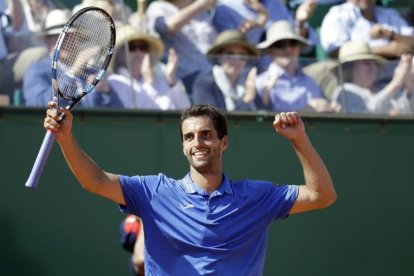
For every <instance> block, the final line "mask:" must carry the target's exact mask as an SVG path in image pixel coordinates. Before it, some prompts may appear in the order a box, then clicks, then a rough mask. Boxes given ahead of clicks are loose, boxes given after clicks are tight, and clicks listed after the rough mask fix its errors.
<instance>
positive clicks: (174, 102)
mask: <svg viewBox="0 0 414 276" xmlns="http://www.w3.org/2000/svg"><path fill="white" fill-rule="evenodd" d="M163 51H164V44H163V42H162V41H161V40H160V39H159V38H157V37H155V36H152V35H149V34H147V33H141V32H139V31H138V30H137V29H136V28H135V27H132V26H131V25H124V26H122V27H120V28H118V30H117V41H116V45H115V50H114V56H113V58H112V61H111V64H110V66H109V67H110V71H111V72H112V74H111V75H110V76H109V77H108V80H109V83H110V84H111V85H112V86H113V87H114V89H115V90H116V91H117V93H118V95H119V97H120V99H121V101H122V103H123V104H124V106H125V107H126V108H130V109H151V110H181V109H185V108H187V107H189V106H190V105H191V104H190V100H189V98H188V95H187V93H186V90H185V88H184V85H183V83H182V81H181V80H180V79H178V78H177V75H176V73H177V66H178V56H177V54H176V53H175V51H174V50H172V49H170V50H169V54H168V62H167V63H166V64H163V63H161V62H160V58H161V56H162V53H163Z"/></svg>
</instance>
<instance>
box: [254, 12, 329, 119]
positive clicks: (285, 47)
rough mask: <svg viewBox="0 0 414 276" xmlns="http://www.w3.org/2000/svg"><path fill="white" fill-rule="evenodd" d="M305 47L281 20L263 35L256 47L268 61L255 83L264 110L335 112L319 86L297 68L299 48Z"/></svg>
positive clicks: (287, 23) (298, 37)
mask: <svg viewBox="0 0 414 276" xmlns="http://www.w3.org/2000/svg"><path fill="white" fill-rule="evenodd" d="M307 46H309V43H308V41H307V40H306V39H305V38H303V37H302V36H300V35H298V34H297V33H296V32H295V31H294V27H293V25H292V24H291V23H289V21H285V20H280V21H277V22H276V23H273V24H272V25H271V26H270V28H269V29H268V30H267V32H266V40H265V41H263V42H261V43H259V44H258V45H257V48H259V49H263V50H264V51H265V52H266V53H267V54H268V55H269V56H270V57H271V58H272V62H271V64H270V65H269V67H268V69H267V70H266V71H265V72H263V73H261V74H260V75H259V76H258V79H257V82H256V87H257V90H258V93H259V94H260V95H261V97H262V100H263V105H264V106H266V107H267V109H269V110H272V111H278V112H281V111H283V112H286V111H301V110H306V109H310V110H314V111H318V112H323V111H328V112H332V111H335V109H334V108H333V107H332V106H331V105H330V103H329V102H328V101H327V100H326V99H325V98H324V96H323V93H322V90H321V89H320V87H319V86H318V85H317V84H316V82H315V81H314V80H313V79H312V78H311V77H309V76H308V75H306V74H305V73H303V71H302V69H301V67H300V64H299V57H300V53H301V49H302V48H303V47H307Z"/></svg>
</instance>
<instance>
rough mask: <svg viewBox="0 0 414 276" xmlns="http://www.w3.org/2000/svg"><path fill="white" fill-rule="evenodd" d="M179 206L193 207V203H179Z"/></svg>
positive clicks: (184, 207)
mask: <svg viewBox="0 0 414 276" xmlns="http://www.w3.org/2000/svg"><path fill="white" fill-rule="evenodd" d="M179 206H180V208H181V209H183V210H186V209H190V208H194V205H193V204H191V203H180V205H179Z"/></svg>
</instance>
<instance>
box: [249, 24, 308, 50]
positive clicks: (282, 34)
mask: <svg viewBox="0 0 414 276" xmlns="http://www.w3.org/2000/svg"><path fill="white" fill-rule="evenodd" d="M285 39H292V40H297V41H299V42H301V43H302V44H303V46H309V45H310V43H309V41H308V40H307V39H305V38H303V37H302V36H300V35H299V34H297V33H296V32H295V30H294V28H293V25H292V24H291V23H290V22H289V21H287V20H278V21H276V22H275V23H273V24H272V25H270V27H269V28H268V29H267V30H266V40H265V41H263V42H261V43H259V44H257V48H259V49H266V48H268V47H269V46H270V45H272V44H273V43H275V42H277V41H280V40H285Z"/></svg>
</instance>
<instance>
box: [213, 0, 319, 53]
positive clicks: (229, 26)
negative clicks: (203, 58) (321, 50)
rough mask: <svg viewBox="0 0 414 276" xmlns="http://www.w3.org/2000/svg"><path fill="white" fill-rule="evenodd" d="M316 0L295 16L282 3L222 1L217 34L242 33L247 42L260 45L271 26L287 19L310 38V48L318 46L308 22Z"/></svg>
mask: <svg viewBox="0 0 414 276" xmlns="http://www.w3.org/2000/svg"><path fill="white" fill-rule="evenodd" d="M315 6H316V4H315V2H314V1H313V0H306V1H304V2H303V3H302V4H301V5H300V6H299V7H298V8H297V10H296V12H295V16H294V17H293V16H292V15H291V13H290V11H289V10H288V8H287V7H286V5H285V3H284V2H282V1H280V0H261V1H259V0H247V1H246V0H221V1H220V2H219V4H218V5H217V8H216V12H215V14H214V18H213V23H214V26H215V27H216V29H217V31H218V32H222V31H224V30H240V31H241V32H243V33H245V34H246V37H247V39H248V41H249V42H250V43H252V44H257V43H259V42H261V41H262V40H263V36H264V34H265V31H266V29H267V28H268V27H270V26H271V25H272V24H273V23H274V22H276V21H278V20H287V21H289V22H290V23H291V24H293V25H295V26H296V27H297V28H298V30H297V32H298V33H299V34H300V35H302V36H303V37H306V38H308V40H309V41H310V44H311V45H315V44H317V43H319V39H318V36H317V34H316V33H315V32H314V30H313V29H312V28H311V27H310V26H309V24H308V21H309V18H310V17H311V16H312V14H313V11H314V10H315Z"/></svg>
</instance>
